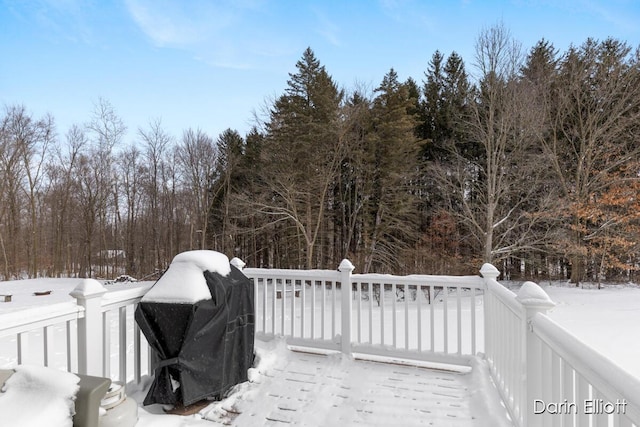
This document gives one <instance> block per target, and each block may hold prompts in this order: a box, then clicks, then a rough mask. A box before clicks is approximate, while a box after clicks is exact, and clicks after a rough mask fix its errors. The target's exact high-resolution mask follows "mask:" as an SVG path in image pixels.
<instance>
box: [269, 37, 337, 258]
mask: <svg viewBox="0 0 640 427" xmlns="http://www.w3.org/2000/svg"><path fill="white" fill-rule="evenodd" d="M296 68H297V72H296V73H294V74H290V75H289V81H288V82H287V85H288V86H287V88H286V89H285V94H284V95H282V96H280V97H279V98H278V99H277V100H276V101H275V103H274V107H273V110H272V111H271V117H270V122H269V123H268V126H267V128H268V133H267V136H266V140H265V148H266V149H265V150H264V151H263V154H264V157H263V159H264V161H265V163H264V166H263V170H262V171H261V172H262V179H263V182H264V184H265V185H266V186H267V187H268V189H269V191H270V192H271V193H270V195H269V197H267V198H265V199H263V200H262V201H261V202H260V212H262V213H263V214H264V215H265V216H268V217H270V218H271V223H272V224H273V225H274V226H276V225H277V224H279V223H281V222H284V223H285V224H287V225H288V226H291V227H292V228H288V229H287V230H286V231H285V234H287V235H288V236H289V237H290V238H291V242H292V243H293V244H292V246H293V247H294V248H296V249H297V250H296V251H294V254H303V255H304V257H303V258H302V259H300V261H298V262H297V265H300V264H302V265H304V266H306V267H307V268H312V267H314V266H316V265H317V263H318V262H319V261H318V258H317V257H316V253H315V251H316V249H318V245H319V242H321V240H322V237H321V234H322V231H323V230H322V227H323V225H324V223H325V214H326V209H327V205H328V203H329V199H330V195H331V191H330V190H331V188H332V185H333V184H334V183H335V178H336V173H337V171H338V167H339V164H340V159H341V155H342V146H341V137H340V135H339V131H338V129H339V108H340V104H341V101H342V96H343V94H342V92H341V91H340V90H338V87H337V85H336V84H335V83H334V82H333V80H332V78H331V76H330V75H329V74H328V73H327V71H326V70H325V68H324V66H322V65H321V64H320V62H319V61H318V59H317V58H316V57H315V55H314V53H313V51H312V50H311V49H310V48H307V49H306V50H305V52H304V53H303V55H302V59H300V60H299V61H298V62H297V63H296ZM289 258H290V259H294V257H293V256H290V257H289Z"/></svg>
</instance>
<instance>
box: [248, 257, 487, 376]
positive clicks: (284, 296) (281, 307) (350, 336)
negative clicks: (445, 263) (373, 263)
mask: <svg viewBox="0 0 640 427" xmlns="http://www.w3.org/2000/svg"><path fill="white" fill-rule="evenodd" d="M352 271H353V265H352V264H351V263H350V262H349V261H348V260H344V261H343V262H342V263H341V264H340V266H339V267H338V270H278V269H259V268H245V269H244V270H243V272H244V273H245V275H246V276H247V277H249V278H250V279H251V280H253V283H254V291H255V305H256V329H257V332H258V333H259V334H264V335H282V336H285V337H287V338H288V342H289V343H290V344H295V345H303V346H306V347H312V348H319V349H327V350H341V351H343V352H348V353H357V354H370V355H378V356H394V357H402V358H408V359H420V360H429V361H438V362H447V363H459V364H464V365H467V364H468V363H469V360H470V357H472V356H474V355H475V354H476V352H477V350H478V349H479V348H481V347H482V340H481V339H479V338H478V336H479V331H480V330H481V328H482V322H483V318H482V305H481V302H482V299H481V295H482V289H483V287H484V282H483V280H482V278H481V277H479V276H464V277H446V276H429V275H410V276H392V275H385V274H352ZM344 284H347V285H344ZM343 319H348V320H347V321H343Z"/></svg>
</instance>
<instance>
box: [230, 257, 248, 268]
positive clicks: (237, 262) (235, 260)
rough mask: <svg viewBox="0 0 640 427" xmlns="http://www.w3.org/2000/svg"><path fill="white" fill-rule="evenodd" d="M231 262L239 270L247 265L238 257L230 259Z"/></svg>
mask: <svg viewBox="0 0 640 427" xmlns="http://www.w3.org/2000/svg"><path fill="white" fill-rule="evenodd" d="M229 264H231V265H233V266H234V267H236V268H237V269H238V270H242V269H243V268H244V266H245V265H247V264H246V263H245V262H244V261H242V260H241V259H240V258H238V257H234V258H233V259H232V260H231V261H229Z"/></svg>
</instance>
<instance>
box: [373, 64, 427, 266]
mask: <svg viewBox="0 0 640 427" xmlns="http://www.w3.org/2000/svg"><path fill="white" fill-rule="evenodd" d="M375 92H376V93H377V95H376V97H375V98H374V100H373V107H372V131H371V134H370V139H369V141H368V147H367V148H368V150H369V155H370V157H369V159H368V160H369V164H368V172H367V173H368V179H367V182H368V183H369V186H368V188H367V196H366V199H367V205H366V209H365V215H366V217H365V232H364V244H365V264H364V266H363V269H364V271H365V272H369V271H373V270H386V271H389V270H396V271H397V270H399V269H402V260H401V258H402V257H401V256H400V255H401V251H402V250H403V249H405V248H406V247H407V246H410V241H411V236H414V235H415V231H416V219H415V214H416V209H415V208H416V197H415V196H414V195H413V194H412V192H411V183H412V181H413V180H414V178H415V175H416V168H415V165H416V159H417V155H418V150H417V148H418V147H417V141H416V138H415V136H414V129H415V118H414V117H413V116H412V115H411V114H410V113H409V112H410V111H411V108H412V106H413V104H414V103H413V100H412V99H411V98H410V97H409V91H408V88H407V86H406V85H404V84H402V83H400V82H399V81H398V75H397V73H396V72H395V71H394V70H393V69H391V70H390V71H389V72H388V73H387V74H386V75H385V76H384V78H383V80H382V83H381V84H380V86H379V87H378V88H377V89H376V91H375Z"/></svg>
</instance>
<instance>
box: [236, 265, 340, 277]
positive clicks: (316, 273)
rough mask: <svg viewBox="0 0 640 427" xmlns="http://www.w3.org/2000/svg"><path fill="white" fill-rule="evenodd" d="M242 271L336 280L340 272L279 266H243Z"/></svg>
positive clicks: (254, 275) (256, 274)
mask: <svg viewBox="0 0 640 427" xmlns="http://www.w3.org/2000/svg"><path fill="white" fill-rule="evenodd" d="M242 272H243V273H244V274H245V275H246V276H247V277H264V278H267V279H274V278H291V279H301V278H304V279H307V280H323V279H324V280H327V279H330V280H338V277H339V275H340V272H339V271H338V270H335V271H334V270H288V269H281V268H245V269H243V270H242Z"/></svg>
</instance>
